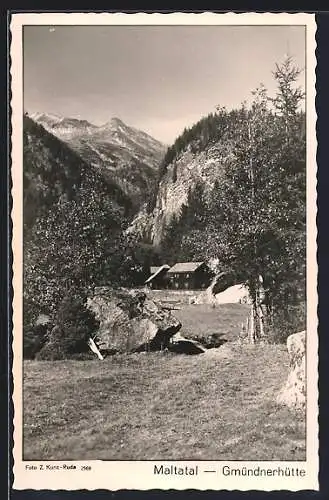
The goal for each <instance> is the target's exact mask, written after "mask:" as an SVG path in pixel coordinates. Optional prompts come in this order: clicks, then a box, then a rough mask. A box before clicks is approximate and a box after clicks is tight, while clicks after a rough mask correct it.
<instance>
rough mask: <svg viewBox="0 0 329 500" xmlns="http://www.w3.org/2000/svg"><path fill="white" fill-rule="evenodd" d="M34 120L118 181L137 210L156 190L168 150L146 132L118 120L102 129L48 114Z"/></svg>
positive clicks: (106, 124)
mask: <svg viewBox="0 0 329 500" xmlns="http://www.w3.org/2000/svg"><path fill="white" fill-rule="evenodd" d="M31 118H33V119H34V120H35V121H37V122H38V123H40V124H41V125H43V126H44V127H45V128H46V129H47V130H48V131H49V132H51V133H52V134H53V135H55V136H56V137H58V138H60V139H61V140H63V141H65V142H66V143H67V144H69V145H70V147H71V148H72V149H73V150H75V151H76V152H77V153H78V154H79V155H80V156H81V157H82V158H83V159H84V160H86V161H87V162H88V163H90V164H91V165H93V166H94V167H97V168H98V169H99V170H100V171H101V172H102V174H103V175H104V176H106V177H107V178H109V179H112V180H113V181H115V182H116V183H117V184H118V185H119V186H120V187H121V188H122V189H123V191H124V192H125V193H126V194H127V195H128V196H129V197H130V198H131V200H132V201H133V203H134V205H135V207H136V208H139V206H140V205H142V204H143V203H144V202H145V201H146V199H147V196H148V193H149V192H150V191H152V190H153V189H154V186H155V183H156V179H157V175H158V166H159V164H160V162H161V159H162V157H163V155H164V152H165V146H164V145H163V144H162V143H161V142H159V141H157V140H156V139H154V138H153V137H151V136H149V135H148V134H146V133H145V132H142V131H140V130H137V129H135V128H133V127H129V126H127V125H126V124H125V123H124V122H123V121H122V120H120V119H119V118H112V119H111V120H110V121H109V122H108V123H105V124H104V125H101V126H96V125H93V124H91V123H89V122H88V121H87V120H79V119H76V118H65V117H61V116H57V115H52V114H47V113H35V114H32V115H31Z"/></svg>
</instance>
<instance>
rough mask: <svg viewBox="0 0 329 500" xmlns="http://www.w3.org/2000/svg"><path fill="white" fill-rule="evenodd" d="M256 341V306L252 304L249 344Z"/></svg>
mask: <svg viewBox="0 0 329 500" xmlns="http://www.w3.org/2000/svg"><path fill="white" fill-rule="evenodd" d="M254 343H255V306H254V304H252V306H251V311H250V322H249V344H254Z"/></svg>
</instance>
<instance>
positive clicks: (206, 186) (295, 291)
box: [136, 58, 306, 316]
mask: <svg viewBox="0 0 329 500" xmlns="http://www.w3.org/2000/svg"><path fill="white" fill-rule="evenodd" d="M299 73H300V70H299V69H298V68H296V67H295V66H294V64H293V61H292V60H291V59H290V58H288V59H286V60H285V61H284V63H283V64H281V65H277V66H276V68H275V71H274V78H275V81H276V84H277V93H276V95H275V96H269V95H268V93H267V91H266V89H265V88H264V87H263V86H260V87H259V88H258V89H257V90H256V91H255V92H253V98H252V102H251V104H250V105H248V106H247V105H246V104H242V105H241V107H240V108H239V109H235V110H231V111H228V110H226V109H225V108H218V109H217V112H216V113H213V114H210V115H209V116H208V117H205V118H203V119H202V120H200V121H199V122H198V123H197V124H196V125H195V126H193V127H192V128H191V129H188V130H185V131H184V133H183V134H182V135H181V136H180V137H179V138H178V139H177V140H176V141H175V143H174V144H173V146H172V147H170V148H169V149H168V151H167V153H166V155H165V157H164V160H163V162H162V165H161V167H160V171H161V176H160V178H159V183H158V188H157V191H156V193H155V195H154V197H153V198H152V200H150V207H149V210H150V212H149V216H148V217H147V216H146V215H145V214H144V218H145V220H146V221H147V224H146V227H147V228H148V232H146V233H145V234H144V235H143V237H144V238H147V237H149V238H150V239H151V240H152V241H153V244H154V245H155V247H156V248H157V249H158V251H159V252H160V253H161V256H162V261H163V262H166V263H169V264H171V263H173V262H177V261H187V260H195V261H200V260H207V259H211V258H217V259H218V262H219V267H220V268H221V269H223V268H224V269H229V270H230V271H233V272H234V273H235V274H236V276H237V277H238V278H239V279H240V280H241V279H242V280H243V281H245V282H246V283H247V284H248V286H249V288H250V291H251V294H252V295H253V296H254V297H256V295H257V293H258V288H259V277H260V276H261V279H262V280H263V285H264V288H265V290H266V300H267V307H268V310H269V311H270V313H271V314H272V313H273V311H274V310H276V311H280V314H281V313H282V314H283V315H285V316H287V315H289V314H288V312H287V309H288V308H289V306H290V304H296V303H297V302H298V303H300V301H301V300H304V298H305V265H306V253H305V252H306V139H305V133H306V130H305V128H306V127H305V124H306V122H305V113H304V112H303V111H302V110H301V103H302V100H303V97H304V96H303V93H302V91H301V89H299V88H297V87H296V85H295V82H296V79H297V77H298V75H299ZM150 217H151V219H152V224H150ZM142 221H143V219H142V217H141V216H140V220H139V221H137V222H139V223H140V225H142V224H141V222H142ZM136 227H138V224H137V223H136Z"/></svg>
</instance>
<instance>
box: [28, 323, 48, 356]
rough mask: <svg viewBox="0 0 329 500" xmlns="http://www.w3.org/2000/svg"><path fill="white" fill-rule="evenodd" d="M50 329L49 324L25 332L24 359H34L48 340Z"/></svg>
mask: <svg viewBox="0 0 329 500" xmlns="http://www.w3.org/2000/svg"><path fill="white" fill-rule="evenodd" d="M48 334H49V327H48V325H47V324H39V325H35V326H32V327H30V328H29V329H28V330H27V331H24V339H23V357H24V359H34V358H35V356H36V354H37V353H38V352H39V351H40V350H41V349H42V347H43V346H44V345H45V343H46V342H47V340H48Z"/></svg>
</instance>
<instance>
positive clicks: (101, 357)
mask: <svg viewBox="0 0 329 500" xmlns="http://www.w3.org/2000/svg"><path fill="white" fill-rule="evenodd" d="M88 345H89V347H90V349H91V350H92V352H94V353H95V354H96V355H97V357H98V359H100V360H101V361H103V360H104V357H103V356H102V355H101V353H100V352H99V350H98V347H97V345H96V344H95V342H94V340H93V339H92V338H91V337H90V338H89V340H88Z"/></svg>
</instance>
